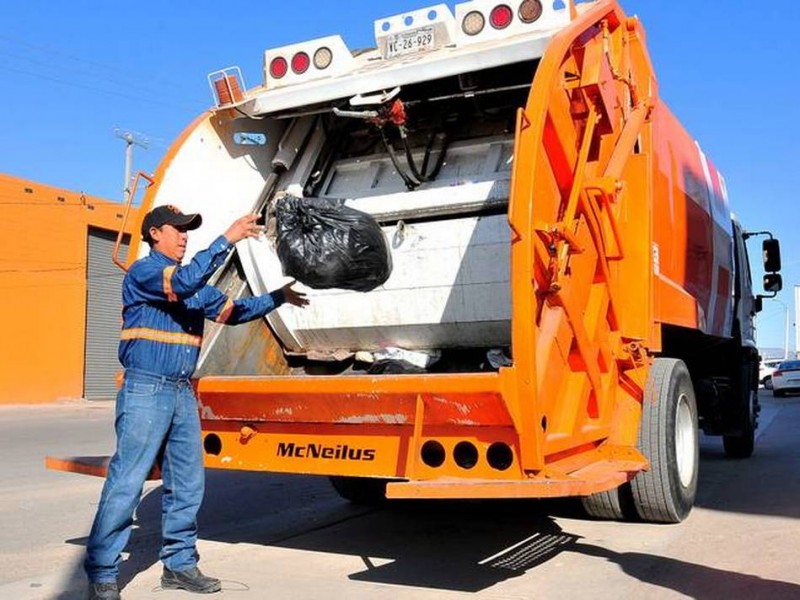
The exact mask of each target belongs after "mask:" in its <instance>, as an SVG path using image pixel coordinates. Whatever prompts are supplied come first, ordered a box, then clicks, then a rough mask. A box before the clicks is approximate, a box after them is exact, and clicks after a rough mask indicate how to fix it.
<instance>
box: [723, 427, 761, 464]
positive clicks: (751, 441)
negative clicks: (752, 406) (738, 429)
mask: <svg viewBox="0 0 800 600" xmlns="http://www.w3.org/2000/svg"><path fill="white" fill-rule="evenodd" d="M722 446H723V447H724V448H725V455H726V456H727V457H728V458H749V457H750V456H752V455H753V450H755V447H756V432H755V430H754V429H753V420H752V417H751V419H750V421H749V422H748V424H747V425H746V426H745V430H744V431H743V432H742V433H741V434H740V435H723V436H722Z"/></svg>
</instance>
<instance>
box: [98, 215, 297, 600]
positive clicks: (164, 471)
mask: <svg viewBox="0 0 800 600" xmlns="http://www.w3.org/2000/svg"><path fill="white" fill-rule="evenodd" d="M256 218H257V215H246V216H244V217H241V218H240V219H237V220H236V221H235V222H234V223H233V224H232V225H231V226H230V227H229V228H228V230H227V231H226V232H225V233H224V234H223V235H221V236H219V237H218V238H216V239H215V240H214V241H213V242H212V243H211V245H210V246H209V247H208V248H207V249H205V250H202V251H200V252H198V253H197V254H196V255H195V256H194V258H193V259H192V260H191V262H189V263H188V264H186V265H182V264H181V261H182V260H183V257H184V254H185V253H186V242H187V238H188V235H187V231H190V230H193V229H197V228H198V227H200V225H201V223H202V217H201V216H200V215H199V214H184V213H182V212H181V211H180V210H179V209H177V208H175V207H174V206H159V207H157V208H154V209H153V210H151V211H150V212H149V213H147V214H146V215H145V217H144V220H143V222H142V239H143V240H144V241H146V242H147V243H148V244H149V245H150V253H149V255H148V256H146V257H144V258H142V259H139V260H137V261H136V262H135V263H133V265H131V268H130V270H129V271H128V273H127V275H126V276H125V279H124V280H123V282H122V304H123V309H122V320H123V322H122V332H121V335H120V338H121V340H120V345H119V359H120V362H121V363H122V366H123V367H124V368H125V374H124V377H123V381H122V387H121V389H120V390H119V393H118V394H117V404H116V425H115V427H116V434H117V447H116V452H115V453H114V456H113V457H112V458H111V462H110V464H109V466H108V478H107V479H106V482H105V485H104V486H103V491H102V494H101V496H100V503H99V505H98V507H97V514H96V516H95V519H94V524H93V525H92V531H91V534H90V535H89V541H88V543H87V545H86V560H85V562H84V568H85V570H86V574H87V575H88V577H89V594H88V597H89V598H90V599H103V600H109V599H115V598H120V593H119V587H118V585H117V581H116V578H117V572H118V566H119V563H120V560H121V553H122V551H123V549H124V548H125V545H126V544H127V542H128V538H129V537H130V532H131V524H132V522H133V512H134V510H135V509H136V506H137V505H138V503H139V499H140V496H141V492H142V487H143V485H144V482H145V480H146V479H147V475H148V473H149V472H150V470H151V468H152V467H153V465H154V464H158V465H159V467H160V469H161V479H162V481H163V504H162V513H163V518H162V537H163V539H162V546H161V552H160V558H161V561H162V562H163V564H164V571H163V574H162V576H161V586H162V587H163V588H165V589H183V590H188V591H190V592H197V593H210V592H217V591H219V590H220V589H221V584H220V580H219V579H216V578H213V577H207V576H206V575H204V574H203V573H202V572H201V571H200V570H199V569H198V568H197V561H198V554H197V549H196V542H197V520H196V516H197V511H198V509H199V508H200V503H201V501H202V499H203V491H204V485H205V481H204V471H203V455H202V444H201V434H200V419H199V415H198V410H197V401H196V399H195V395H194V391H193V389H192V384H191V382H190V377H191V376H192V373H193V372H194V369H195V365H196V363H197V357H198V354H199V351H200V343H201V341H202V338H203V321H204V319H211V320H214V321H216V322H218V323H227V324H231V325H233V324H237V323H244V322H246V321H252V320H254V319H258V318H260V317H263V316H264V315H266V314H267V313H269V312H270V311H272V310H274V309H275V308H277V307H278V306H280V305H281V304H283V303H284V302H286V303H289V304H293V305H294V306H298V307H304V306H305V305H307V304H308V299H307V298H306V297H305V294H303V293H301V292H298V291H296V290H294V289H293V287H292V286H293V284H294V281H292V282H290V283H288V284H286V285H284V286H283V287H282V288H280V289H278V290H276V291H274V292H272V293H270V294H265V295H263V296H256V297H252V298H243V299H239V300H232V299H230V298H228V297H226V296H225V294H223V293H222V292H220V291H219V290H217V289H216V288H214V287H213V286H210V285H208V284H207V282H208V279H209V278H210V277H211V275H212V274H213V273H214V272H215V271H216V270H217V269H218V268H219V267H220V266H222V264H223V263H224V262H225V259H226V257H227V256H228V254H229V253H230V252H231V251H232V249H233V244H235V243H236V242H238V241H240V240H243V239H245V238H255V237H258V236H259V235H260V234H261V233H262V230H263V227H260V226H259V225H257V224H256Z"/></svg>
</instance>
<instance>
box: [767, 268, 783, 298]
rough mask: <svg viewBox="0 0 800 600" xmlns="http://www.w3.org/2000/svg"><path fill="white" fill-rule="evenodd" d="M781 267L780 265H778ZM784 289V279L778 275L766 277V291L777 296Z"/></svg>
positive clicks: (769, 274)
mask: <svg viewBox="0 0 800 600" xmlns="http://www.w3.org/2000/svg"><path fill="white" fill-rule="evenodd" d="M778 266H779V267H780V265H778ZM782 288H783V277H781V276H780V275H779V274H778V273H767V274H766V275H764V291H765V292H772V293H773V294H777V293H778V292H780V291H781V289H782Z"/></svg>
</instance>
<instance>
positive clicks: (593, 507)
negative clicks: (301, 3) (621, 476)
mask: <svg viewBox="0 0 800 600" xmlns="http://www.w3.org/2000/svg"><path fill="white" fill-rule="evenodd" d="M581 504H582V505H583V510H585V511H586V514H588V515H589V516H590V517H594V518H596V519H611V520H614V521H629V520H631V519H633V518H635V517H636V509H635V508H634V507H633V497H632V495H631V486H630V484H629V483H623V484H622V485H621V486H619V487H617V488H614V489H613V490H606V491H605V492H598V493H596V494H592V495H591V496H584V497H583V498H581Z"/></svg>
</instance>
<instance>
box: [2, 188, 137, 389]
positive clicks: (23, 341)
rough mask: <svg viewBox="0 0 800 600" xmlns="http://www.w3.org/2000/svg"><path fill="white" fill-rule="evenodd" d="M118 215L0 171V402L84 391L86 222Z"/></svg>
mask: <svg viewBox="0 0 800 600" xmlns="http://www.w3.org/2000/svg"><path fill="white" fill-rule="evenodd" d="M134 210H135V209H134ZM123 215H124V207H123V205H122V204H119V203H113V202H108V201H105V200H101V199H100V198H96V197H93V196H86V195H83V194H80V193H76V192H69V191H66V190H62V189H58V188H55V187H51V186H47V185H42V184H38V183H33V182H30V181H27V180H24V179H19V178H16V177H12V176H10V175H4V174H2V173H0V404H11V403H37V402H51V401H55V400H60V399H66V398H80V397H81V396H82V394H83V359H84V346H85V331H86V293H87V280H86V260H87V236H88V228H89V227H90V226H92V227H98V228H101V229H107V230H111V231H118V230H119V227H120V226H121V224H122V220H123ZM131 216H132V217H135V214H132V215H131ZM134 220H135V219H134Z"/></svg>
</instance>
